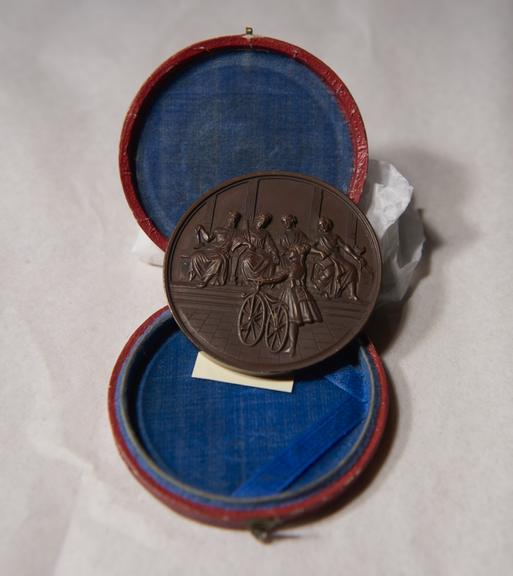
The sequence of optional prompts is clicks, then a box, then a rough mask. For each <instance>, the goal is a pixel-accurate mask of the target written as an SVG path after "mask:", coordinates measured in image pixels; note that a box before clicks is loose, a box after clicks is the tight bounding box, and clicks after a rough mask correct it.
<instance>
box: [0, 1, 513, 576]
mask: <svg viewBox="0 0 513 576" xmlns="http://www.w3.org/2000/svg"><path fill="white" fill-rule="evenodd" d="M246 25H252V26H253V27H254V28H255V32H256V33H258V34H262V35H268V36H274V37H278V38H281V39H283V40H286V41H289V42H291V43H294V44H299V45H300V46H302V47H303V48H305V49H306V50H308V51H310V52H313V53H314V54H315V55H317V56H318V57H320V58H321V59H322V60H324V61H325V62H326V63H327V64H328V65H330V66H331V67H332V68H334V69H335V71H336V72H337V73H338V74H339V75H340V76H341V77H342V78H343V79H344V81H345V82H346V83H347V85H348V86H349V88H350V90H351V92H352V94H353V96H354V98H355V99H356V101H357V102H358V105H359V107H360V110H361V112H362V115H363V118H364V121H365V124H366V128H367V133H368V137H369V143H370V152H371V156H373V157H374V158H382V159H384V160H388V161H391V162H393V163H394V164H395V165H396V166H397V167H398V169H399V170H400V171H401V172H402V173H404V174H405V175H406V176H407V177H408V179H409V180H410V181H411V182H412V183H413V184H414V185H415V191H416V192H415V193H416V204H417V207H418V208H420V209H421V210H422V212H423V217H424V219H425V222H426V224H427V232H428V236H429V248H428V250H427V262H426V266H425V267H424V271H423V277H422V278H421V279H420V281H419V283H418V285H417V287H416V289H415V290H414V292H413V294H412V296H411V298H410V299H409V301H408V302H407V304H406V306H405V308H404V310H403V311H402V313H399V312H397V311H396V312H388V313H386V314H383V313H382V314H380V315H378V317H377V318H376V320H375V321H374V324H373V326H372V327H371V332H372V334H373V336H374V338H375V340H376V343H377V345H378V347H379V349H380V351H381V352H382V356H383V359H384V361H385V363H386V366H387V368H388V371H389V374H390V377H391V382H392V386H393V390H394V402H393V407H392V417H391V425H390V428H389V431H388V434H387V437H386V439H385V443H384V446H383V450H382V451H381V453H380V456H379V457H378V459H377V461H376V462H375V463H374V465H373V466H372V468H371V470H370V471H369V473H368V474H367V475H366V478H365V479H364V482H363V484H362V486H361V488H360V489H359V490H355V491H353V493H352V497H351V498H349V497H348V498H347V499H346V501H345V506H343V507H342V508H341V509H339V510H338V512H336V513H334V514H332V515H330V516H328V517H326V518H324V519H322V520H320V521H317V522H314V523H310V524H307V525H303V526H300V527H297V528H294V529H293V530H290V531H288V532H286V535H288V536H290V538H285V539H281V540H279V541H277V542H276V543H274V544H272V545H270V546H264V545H261V544H259V543H257V542H256V541H255V540H253V538H252V537H251V536H249V535H248V534H246V533H242V532H231V531H227V530H221V529H216V528H210V527H207V526H203V525H200V524H196V523H194V522H192V521H189V520H187V519H184V518H182V517H180V516H178V515H176V514H175V513H173V512H171V511H169V510H168V509H166V508H165V507H164V506H162V505H161V504H160V503H159V502H157V501H156V500H154V499H153V497H152V496H150V495H149V494H148V493H147V492H146V491H145V490H144V489H143V488H142V487H141V486H140V485H139V484H138V483H137V482H136V481H135V480H134V479H133V478H132V476H131V475H130V473H129V472H128V470H127V469H126V468H125V466H124V464H123V463H122V461H121V459H120V458H119V456H118V454H117V452H116V449H115V446H114V443H113V440H112V437H111V432H110V427H109V423H108V418H107V408H106V394H107V385H108V380H109V375H110V371H111V369H112V366H113V364H114V362H115V359H116V357H117V355H118V353H119V352H120V350H121V348H122V346H123V344H124V343H125V341H126V340H127V338H128V337H129V335H130V334H131V333H132V331H133V330H134V329H135V328H136V327H137V326H138V325H139V324H140V323H141V322H142V321H143V320H145V319H146V318H147V317H148V316H149V315H150V314H151V313H152V312H153V311H155V310H156V309H157V308H159V307H161V306H162V305H164V304H165V297H164V292H163V289H162V283H161V270H160V269H157V268H152V267H149V266H146V265H144V264H142V263H140V262H139V261H137V259H136V258H135V257H134V256H133V255H132V254H131V253H130V248H131V245H132V243H133V240H134V238H135V236H136V232H137V226H136V223H135V221H134V219H133V218H132V215H131V213H130V210H129V208H128V206H127V204H126V202H125V199H124V196H123V193H122V189H121V185H120V181H119V177H118V171H117V144H118V138H119V133H120V129H121V125H122V122H123V117H124V114H125V112H126V110H127V108H128V106H129V104H130V101H131V99H132V97H133V96H134V95H135V93H136V91H137V89H138V88H139V86H140V84H141V83H142V82H143V81H144V80H145V78H146V77H147V76H148V74H149V73H150V72H152V71H153V69H154V68H155V67H156V66H157V65H158V64H160V62H161V61H163V60H164V59H165V58H166V57H168V56H169V55H171V54H173V53H174V52H176V51H177V50H179V49H181V48H182V47H184V46H186V45H188V44H191V43H193V42H196V41H199V40H202V39H205V38H209V37H212V36H219V35H224V34H234V33H241V32H242V31H243V28H244V26H246ZM512 29H513V2H511V1H509V2H500V1H490V0H489V1H487V2H473V1H470V0H466V1H463V0H462V1H456V0H452V1H451V2H449V1H448V2H440V1H432V0H431V1H427V0H422V1H415V2H412V1H407V0H405V1H387V2H384V1H383V2H378V1H376V2H369V1H356V0H355V1H352V2H349V1H347V2H345V1H341V2H335V1H323V2H321V1H317V2H308V1H283V0H282V1H280V0H272V1H267V0H260V1H259V2H251V3H249V2H242V1H240V0H239V1H229V2H210V3H207V2H199V1H195V0H188V1H177V2H172V1H170V0H167V1H162V2H141V1H139V2H135V1H130V2H129V1H124V2H123V1H119V2H93V1H80V2H79V1H75V2H64V1H53V2H49V1H46V2H35V1H34V2H32V3H30V2H7V1H5V0H4V1H3V2H2V3H1V5H0V46H1V50H0V61H1V76H0V110H1V116H0V135H1V136H0V182H1V187H2V193H1V196H0V203H1V205H0V209H1V211H0V214H1V218H2V225H1V227H0V235H1V236H0V246H1V247H2V249H1V305H0V314H1V326H2V332H1V334H2V336H1V339H2V342H1V355H2V357H1V367H0V368H1V370H0V373H1V376H2V378H1V386H0V411H1V415H0V436H1V450H2V452H1V454H2V457H1V471H0V475H1V485H0V510H1V513H0V546H1V552H0V573H2V574H5V575H11V574H16V575H18V574H37V575H45V574H58V575H66V576H67V575H71V574H72V575H82V574H84V575H90V574H95V575H96V574H99V575H103V574H108V575H111V574H122V575H124V576H128V575H130V574H142V573H148V574H152V575H153V574H155V575H160V574H237V575H241V574H242V575H245V576H246V575H251V574H258V575H265V574H280V575H287V574H294V575H295V576H298V575H301V574H309V575H310V574H315V575H319V574H331V575H333V574H355V575H358V574H408V575H411V574H465V575H468V574H485V573H486V574H510V573H512V569H513V546H512V542H511V534H512V532H513V430H512V419H513V412H512V409H513V378H512V377H513V363H512V359H511V344H512V325H513V322H512V315H513V314H512V311H511V310H512V308H511V296H512V284H513V274H512V270H513V267H512V253H511V243H512V242H513V235H512V228H511V222H512V217H513V194H512V189H513V123H512V114H513V33H512Z"/></svg>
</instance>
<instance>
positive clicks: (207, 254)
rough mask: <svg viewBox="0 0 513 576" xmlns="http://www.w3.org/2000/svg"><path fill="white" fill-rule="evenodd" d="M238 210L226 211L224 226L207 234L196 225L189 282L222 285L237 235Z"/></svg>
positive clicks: (226, 277) (227, 271) (224, 281)
mask: <svg viewBox="0 0 513 576" xmlns="http://www.w3.org/2000/svg"><path fill="white" fill-rule="evenodd" d="M239 220H240V214H239V212H228V214H227V215H226V222H225V225H224V226H220V227H218V228H216V229H215V230H214V231H213V232H212V233H211V234H209V233H208V232H207V231H206V230H205V228H204V227H203V226H201V225H200V226H197V227H196V228H195V230H194V232H195V234H196V247H195V248H194V252H193V253H192V254H191V256H190V266H189V278H188V279H189V282H192V281H193V280H197V281H198V283H197V284H196V286H197V287H198V288H204V287H205V286H207V285H209V284H210V285H212V286H224V285H225V284H226V281H227V279H228V273H229V268H230V252H231V251H232V250H233V246H234V243H235V240H236V236H237V230H236V229H237V224H238V222H239Z"/></svg>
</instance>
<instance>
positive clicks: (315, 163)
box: [134, 49, 353, 236]
mask: <svg viewBox="0 0 513 576" xmlns="http://www.w3.org/2000/svg"><path fill="white" fill-rule="evenodd" d="M134 149H135V166H134V167H135V181H136V188H137V191H138V195H139V199H140V201H141V203H142V205H143V208H144V210H145V212H146V214H147V215H148V216H149V218H150V219H151V220H152V221H153V223H154V224H155V225H156V227H157V229H158V230H159V231H160V232H161V233H162V234H163V235H164V236H169V234H170V233H171V232H172V231H173V229H174V227H175V225H176V223H177V221H178V219H179V218H180V216H181V215H182V214H183V213H184V212H185V210H186V209H187V208H188V207H189V206H190V205H191V203H192V202H193V201H195V200H196V199H197V198H198V197H199V196H200V195H201V194H203V193H204V192H206V191H207V190H209V189H211V188H212V187H214V186H216V185H218V184H220V183H221V182H223V181H225V180H228V179H230V178H234V177H236V176H240V175H242V174H246V173H250V172H256V171H270V170H282V171H289V172H299V173H302V174H306V175H310V176H315V177H318V178H320V179H321V180H324V181H326V182H328V183H329V184H332V185H333V186H335V187H337V188H339V189H341V190H343V191H347V189H348V186H349V183H350V180H351V176H352V172H353V148H352V143H351V136H350V133H349V127H348V122H347V119H346V118H345V117H344V116H343V114H342V111H341V109H340V107H339V105H338V102H337V100H336V98H335V95H334V94H333V93H332V92H331V91H330V90H329V88H328V87H327V86H326V85H325V84H324V82H323V81H322V80H321V79H320V78H319V77H318V76H317V75H316V74H315V73H314V72H312V71H311V70H310V69H309V68H307V67H306V66H305V65H303V64H301V63H300V62H297V61H296V60H294V59H292V58H290V57H287V56H283V55H280V54H276V53H272V52H264V51H258V50H254V49H253V50H233V51H225V52H216V53H213V54H209V55H206V56H202V57H198V58H196V59H195V60H194V61H193V63H192V64H191V65H189V66H184V67H182V68H181V69H180V70H179V71H178V72H177V73H175V74H174V75H173V76H172V77H171V78H170V79H169V80H168V81H167V83H166V84H165V85H163V86H162V87H161V88H160V90H159V91H158V93H157V94H156V96H155V97H154V98H153V99H152V101H151V103H150V104H148V105H147V106H146V108H145V109H144V110H143V112H142V114H141V121H140V126H139V133H138V136H137V138H136V141H135V148H134Z"/></svg>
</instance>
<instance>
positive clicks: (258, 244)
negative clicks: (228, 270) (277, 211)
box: [233, 214, 280, 284]
mask: <svg viewBox="0 0 513 576" xmlns="http://www.w3.org/2000/svg"><path fill="white" fill-rule="evenodd" d="M271 218H272V216H271V215H270V214H259V215H258V216H257V217H256V218H255V220H254V224H253V226H251V227H249V228H248V230H247V231H245V232H244V233H242V234H240V235H239V237H238V239H237V241H236V243H235V244H234V247H233V249H234V250H235V249H237V248H238V247H239V246H244V247H245V250H244V252H243V253H242V254H241V256H240V258H239V279H240V280H241V281H242V283H243V284H251V283H253V282H260V281H262V280H266V279H269V278H271V277H272V276H273V274H274V271H275V269H276V265H277V264H278V263H279V261H280V258H279V254H278V250H277V248H276V245H275V243H274V240H273V239H272V237H271V234H270V233H269V232H268V231H267V230H266V229H265V228H266V227H267V225H268V224H269V222H270V221H271Z"/></svg>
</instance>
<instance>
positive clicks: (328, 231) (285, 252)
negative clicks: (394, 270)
mask: <svg viewBox="0 0 513 576" xmlns="http://www.w3.org/2000/svg"><path fill="white" fill-rule="evenodd" d="M240 218H241V215H240V214H239V212H228V213H227V215H226V221H225V225H224V226H220V227H218V228H216V229H215V230H214V231H213V232H212V233H211V234H209V233H207V231H206V230H205V228H204V227H203V226H201V225H200V226H197V227H196V228H195V229H194V232H195V234H196V244H197V245H196V247H195V248H194V252H193V253H192V255H191V256H190V262H189V276H188V279H189V282H193V281H195V280H196V281H197V283H196V286H197V287H199V288H204V287H205V286H207V285H209V286H224V285H225V284H227V283H228V282H230V283H231V284H234V285H242V286H247V287H249V290H248V291H247V292H245V293H244V294H242V298H243V301H242V304H241V306H240V308H239V313H238V319H237V333H238V337H239V340H240V342H241V343H242V344H244V345H246V346H254V345H255V344H257V343H258V342H260V341H261V340H262V339H263V340H264V342H265V344H266V346H267V348H268V349H269V350H270V351H272V352H284V353H287V354H290V355H294V354H295V353H296V348H297V342H298V336H299V328H300V327H301V326H304V325H305V324H313V323H316V322H322V321H323V318H322V314H321V310H320V308H319V305H318V304H317V302H316V300H315V298H314V297H313V295H312V293H311V292H310V289H309V286H311V287H313V288H315V289H316V290H317V291H318V292H319V293H320V294H321V295H322V296H323V297H324V298H326V299H332V298H338V297H340V296H342V294H344V293H347V296H348V297H349V299H351V300H353V301H356V300H358V294H357V291H358V282H359V277H360V269H361V267H362V266H364V265H365V261H364V259H363V257H362V254H363V250H358V249H357V248H356V247H351V246H349V245H348V244H347V243H346V242H344V241H343V240H342V239H341V238H340V236H338V235H337V234H336V233H335V232H334V231H333V222H332V221H331V220H330V219H329V218H327V217H325V216H321V217H320V218H319V220H318V224H317V226H318V236H317V238H316V239H315V241H313V242H312V241H310V239H309V238H308V236H307V235H306V234H305V233H304V232H303V231H302V230H301V229H300V228H299V227H298V220H297V217H296V216H294V215H293V214H284V215H283V216H281V218H280V222H281V225H282V232H281V234H280V235H279V236H278V237H277V241H276V243H275V241H274V240H273V238H272V236H271V234H270V232H269V231H268V230H267V229H266V228H267V226H268V225H269V224H270V222H271V220H272V215H271V214H267V213H261V214H258V215H257V216H256V217H255V219H254V221H253V224H251V225H250V224H249V223H248V222H247V221H246V224H245V230H241V229H237V226H238V223H239V221H240ZM355 238H356V229H355ZM278 247H279V248H278ZM309 267H311V269H310V268H309Z"/></svg>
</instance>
